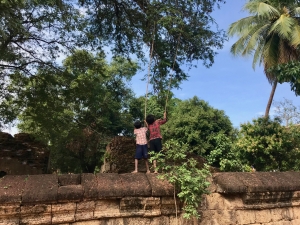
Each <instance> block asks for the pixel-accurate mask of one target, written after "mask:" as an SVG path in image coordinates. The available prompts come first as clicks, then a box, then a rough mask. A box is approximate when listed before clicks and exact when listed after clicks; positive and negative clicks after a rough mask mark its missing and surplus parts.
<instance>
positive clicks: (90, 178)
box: [81, 173, 99, 200]
mask: <svg viewBox="0 0 300 225" xmlns="http://www.w3.org/2000/svg"><path fill="white" fill-rule="evenodd" d="M81 185H82V187H83V190H84V194H83V198H84V199H85V200H90V199H97V198H98V192H99V190H98V181H97V178H96V176H95V175H94V174H91V173H83V174H82V175H81Z"/></svg>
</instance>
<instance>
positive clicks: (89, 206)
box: [75, 201, 96, 221]
mask: <svg viewBox="0 0 300 225" xmlns="http://www.w3.org/2000/svg"><path fill="white" fill-rule="evenodd" d="M95 207H96V204H95V202H94V201H87V202H78V203H77V209H76V214H75V218H76V221H81V220H92V219H94V211H95Z"/></svg>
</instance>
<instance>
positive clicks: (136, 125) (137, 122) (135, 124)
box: [133, 120, 142, 129]
mask: <svg viewBox="0 0 300 225" xmlns="http://www.w3.org/2000/svg"><path fill="white" fill-rule="evenodd" d="M133 125H134V127H135V128H136V129H139V128H141V126H142V123H141V121H139V120H137V121H135V122H134V124H133Z"/></svg>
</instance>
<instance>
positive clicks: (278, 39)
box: [228, 0, 300, 117]
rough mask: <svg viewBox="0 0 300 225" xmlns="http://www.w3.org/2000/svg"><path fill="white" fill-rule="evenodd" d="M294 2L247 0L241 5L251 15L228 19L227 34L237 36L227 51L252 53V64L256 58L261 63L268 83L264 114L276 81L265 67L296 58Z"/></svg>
mask: <svg viewBox="0 0 300 225" xmlns="http://www.w3.org/2000/svg"><path fill="white" fill-rule="evenodd" d="M297 3H298V1H292V0H288V1H276V0H275V1H262V0H250V1H249V2H248V3H246V4H245V6H244V9H245V10H247V11H248V12H249V13H250V14H251V16H249V17H246V18H243V19H241V20H238V21H237V22H234V23H232V24H231V25H230V27H229V30H228V34H229V35H230V36H234V35H237V36H238V37H239V39H238V41H236V42H235V43H234V44H233V46H232V47H231V52H232V53H233V54H234V55H242V56H245V55H250V54H253V64H252V65H253V68H254V67H255V65H256V64H257V63H258V62H259V63H262V64H263V66H264V72H265V74H266V76H267V79H268V81H269V82H270V83H271V84H272V91H271V94H270V97H269V101H268V104H267V107H266V112H265V117H267V116H269V111H270V107H271V104H272V101H273V96H274V93H275V90H276V86H277V82H278V81H277V78H276V76H275V75H274V74H273V73H271V72H270V71H269V69H270V68H272V67H274V66H277V65H280V64H285V63H288V62H290V61H293V60H299V51H298V49H297V48H298V46H299V44H300V25H299V20H298V16H299V13H300V7H298V4H297Z"/></svg>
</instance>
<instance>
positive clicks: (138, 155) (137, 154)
mask: <svg viewBox="0 0 300 225" xmlns="http://www.w3.org/2000/svg"><path fill="white" fill-rule="evenodd" d="M141 158H142V145H136V151H135V159H134V171H132V172H131V173H137V172H138V163H139V159H141Z"/></svg>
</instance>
